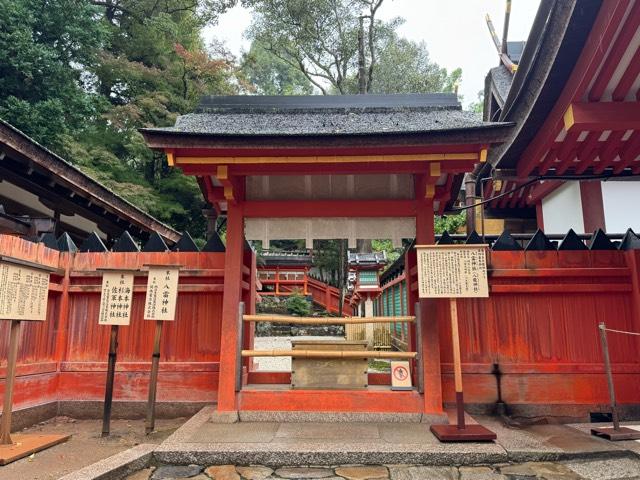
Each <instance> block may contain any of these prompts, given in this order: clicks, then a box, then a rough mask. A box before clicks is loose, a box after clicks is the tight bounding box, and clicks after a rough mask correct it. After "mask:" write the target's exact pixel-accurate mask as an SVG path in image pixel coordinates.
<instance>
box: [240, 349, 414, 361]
mask: <svg viewBox="0 0 640 480" xmlns="http://www.w3.org/2000/svg"><path fill="white" fill-rule="evenodd" d="M242 356H243V357H292V358H403V359H411V358H416V356H417V353H416V352H380V351H371V350H362V351H335V350H242Z"/></svg>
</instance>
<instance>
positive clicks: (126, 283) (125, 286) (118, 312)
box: [98, 270, 134, 437]
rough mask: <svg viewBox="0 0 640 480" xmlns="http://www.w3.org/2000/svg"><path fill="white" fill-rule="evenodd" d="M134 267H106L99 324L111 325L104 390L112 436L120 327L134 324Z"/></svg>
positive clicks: (105, 420) (105, 431) (105, 426)
mask: <svg viewBox="0 0 640 480" xmlns="http://www.w3.org/2000/svg"><path fill="white" fill-rule="evenodd" d="M133 275H134V270H104V271H103V273H102V292H101V296H100V310H99V312H98V324H99V325H110V326H111V333H110V336H109V359H108V362H107V383H106V386H105V393H104V412H103V415H102V436H103V437H106V436H108V435H109V432H110V429H111V425H110V424H111V404H112V401H113V381H114V379H115V374H116V361H117V352H118V327H120V325H124V326H126V325H129V324H130V323H131V304H132V303H133Z"/></svg>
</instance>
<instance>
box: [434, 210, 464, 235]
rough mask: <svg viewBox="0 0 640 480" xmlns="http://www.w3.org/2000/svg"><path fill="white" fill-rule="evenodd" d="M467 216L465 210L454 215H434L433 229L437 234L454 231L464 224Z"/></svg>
mask: <svg viewBox="0 0 640 480" xmlns="http://www.w3.org/2000/svg"><path fill="white" fill-rule="evenodd" d="M466 221H467V217H466V214H465V212H460V213H457V214H455V215H442V216H440V215H436V217H435V223H434V227H435V228H434V231H435V233H437V234H440V233H444V232H448V233H456V232H457V231H458V230H459V229H460V227H462V226H463V225H465V223H466Z"/></svg>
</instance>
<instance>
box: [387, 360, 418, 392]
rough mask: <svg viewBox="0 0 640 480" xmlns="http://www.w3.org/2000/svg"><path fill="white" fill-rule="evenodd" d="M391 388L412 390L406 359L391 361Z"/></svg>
mask: <svg viewBox="0 0 640 480" xmlns="http://www.w3.org/2000/svg"><path fill="white" fill-rule="evenodd" d="M391 390H413V385H412V384H411V373H410V370H409V362H408V361H407V360H394V361H392V362H391Z"/></svg>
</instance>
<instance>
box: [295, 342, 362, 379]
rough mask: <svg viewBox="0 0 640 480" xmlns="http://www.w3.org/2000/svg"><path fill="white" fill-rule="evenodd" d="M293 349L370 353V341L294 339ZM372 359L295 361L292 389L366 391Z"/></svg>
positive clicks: (302, 359) (308, 359)
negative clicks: (368, 347)
mask: <svg viewBox="0 0 640 480" xmlns="http://www.w3.org/2000/svg"><path fill="white" fill-rule="evenodd" d="M291 346H292V349H293V350H325V351H331V352H341V351H366V350H367V342H366V341H365V342H362V341H354V342H348V341H346V340H342V341H341V340H294V341H292V342H291ZM368 369H369V359H368V358H293V359H292V361H291V388H293V389H296V390H297V389H334V390H356V389H360V390H363V389H365V388H367V371H368Z"/></svg>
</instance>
